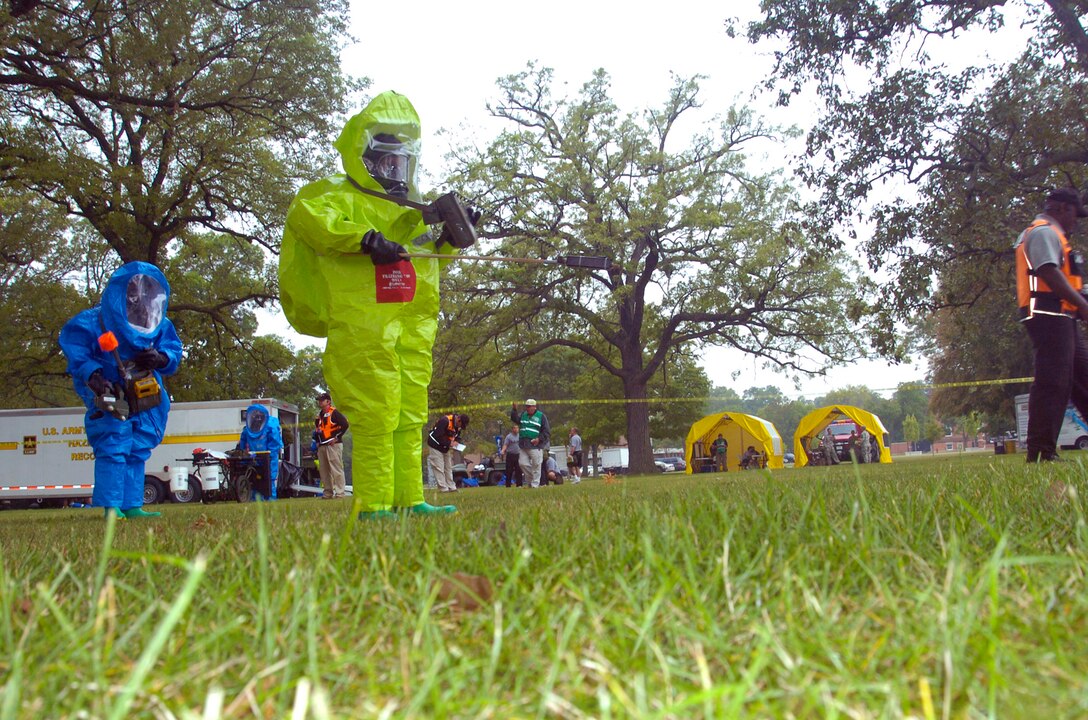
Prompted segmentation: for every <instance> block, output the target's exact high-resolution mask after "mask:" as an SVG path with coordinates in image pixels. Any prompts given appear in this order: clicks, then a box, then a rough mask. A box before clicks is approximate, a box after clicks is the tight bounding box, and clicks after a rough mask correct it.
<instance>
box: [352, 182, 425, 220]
mask: <svg viewBox="0 0 1088 720" xmlns="http://www.w3.org/2000/svg"><path fill="white" fill-rule="evenodd" d="M346 177H347V179H348V182H350V183H351V184H352V185H354V186H355V189H356V190H358V191H359V192H361V193H363V194H364V195H370V196H371V197H376V198H378V199H379V200H387V201H389V202H391V203H393V204H395V205H400V206H401V207H406V208H412V209H413V210H419V211H420V212H421V213H423V222H425V223H426V224H428V225H434V224H435V223H436V222H439V221H440V219H439V217H438V212H437V211H436V210H435V209H434V207H433V206H432V205H426V204H424V203H418V202H416V201H415V200H409V199H408V198H401V197H397V196H396V195H390V194H388V193H383V192H378V191H377V190H371V189H370V188H368V187H363V186H362V185H360V184H359V183H358V182H356V181H355V178H353V177H352V176H351V175H346Z"/></svg>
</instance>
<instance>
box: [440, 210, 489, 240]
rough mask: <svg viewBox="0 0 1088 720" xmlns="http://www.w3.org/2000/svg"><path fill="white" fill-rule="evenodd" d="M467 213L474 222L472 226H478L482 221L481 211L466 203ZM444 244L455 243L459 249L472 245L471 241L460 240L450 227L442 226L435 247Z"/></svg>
mask: <svg viewBox="0 0 1088 720" xmlns="http://www.w3.org/2000/svg"><path fill="white" fill-rule="evenodd" d="M465 215H467V216H468V219H469V222H471V223H472V227H476V224H477V223H478V222H480V211H479V210H477V209H476V208H474V207H471V206H469V205H465ZM443 245H453V246H454V247H455V248H457V249H458V250H464V249H465V248H468V247H472V243H471V242H468V243H466V242H463V241H460V240H458V239H457V237H456V236H455V235H454V234H453V233H452V232H450V229H449V228H448V227H443V228H442V234H441V235H439V236H438V242H437V243H436V244H435V247H436V248H440V247H442V246H443Z"/></svg>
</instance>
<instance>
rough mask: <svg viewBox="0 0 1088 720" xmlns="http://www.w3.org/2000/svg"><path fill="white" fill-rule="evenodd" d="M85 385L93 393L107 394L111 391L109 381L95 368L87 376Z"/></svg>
mask: <svg viewBox="0 0 1088 720" xmlns="http://www.w3.org/2000/svg"><path fill="white" fill-rule="evenodd" d="M87 387H89V388H90V389H91V392H93V393H94V394H95V395H108V394H112V393H113V385H111V384H110V381H109V380H107V379H106V378H105V377H103V376H102V371H101V370H95V371H94V372H93V373H91V376H90V377H89V378H87Z"/></svg>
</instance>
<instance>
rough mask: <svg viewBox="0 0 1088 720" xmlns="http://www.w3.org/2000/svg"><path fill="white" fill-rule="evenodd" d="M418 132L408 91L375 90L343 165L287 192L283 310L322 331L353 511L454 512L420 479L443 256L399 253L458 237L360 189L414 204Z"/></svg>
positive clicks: (302, 326) (348, 131)
mask: <svg viewBox="0 0 1088 720" xmlns="http://www.w3.org/2000/svg"><path fill="white" fill-rule="evenodd" d="M419 141H420V124H419V116H418V115H417V114H416V111H415V108H413V107H412V104H411V103H410V102H409V101H408V99H407V98H406V97H404V96H403V95H400V94H398V93H395V92H384V93H381V94H379V95H378V96H376V97H375V98H374V99H373V100H372V101H371V102H370V103H369V104H368V105H367V106H366V108H364V109H363V110H362V111H361V112H359V113H358V114H356V115H355V116H353V117H352V118H350V119H349V120H348V122H347V125H346V126H345V127H344V130H343V131H342V132H341V133H340V136H339V138H337V140H336V142H335V147H336V149H337V150H338V151H339V153H340V159H341V163H342V165H343V169H344V172H343V173H342V174H337V175H332V176H330V177H327V178H325V179H323V180H319V181H317V182H313V183H310V184H309V185H306V186H304V187H303V188H302V189H301V190H299V191H298V194H297V195H296V196H295V198H294V200H292V202H291V205H290V208H289V209H288V212H287V222H286V225H285V228H284V234H283V243H282V246H281V251H280V265H279V281H280V300H281V302H282V304H283V310H284V314H285V315H286V316H287V319H288V320H289V321H290V323H291V325H292V326H294V328H295V329H296V330H298V331H299V332H301V333H303V334H306V335H312V336H314V337H327V338H328V342H327V343H326V346H325V354H324V356H323V358H322V368H323V371H324V374H325V380H326V382H327V383H328V385H329V389H330V390H331V391H332V394H333V395H335V396H336V398H337V400H338V403H337V405H339V408H340V410H341V411H342V412H343V413H344V415H345V416H347V418H348V419H350V420H351V429H352V434H353V435H354V439H355V442H354V443H353V445H352V476H353V477H352V485H353V494H354V505H353V510H355V511H357V512H359V517H361V518H374V517H388V516H392V515H394V512H395V511H403V512H406V513H411V514H433V513H450V512H455V511H456V508H455V507H453V506H452V505H444V506H438V507H436V506H433V505H430V504H428V503H426V502H424V499H423V483H422V477H423V427H424V424H425V423H426V422H427V386H428V384H429V383H430V380H431V348H432V346H433V345H434V340H435V335H436V333H437V332H438V299H439V288H438V282H439V269H440V262H448V261H445V260H442V261H440V260H438V259H433V258H412V259H411V260H408V259H405V258H404V257H403V255H402V254H403V253H405V252H406V249H405V246H410V247H411V248H412V250H413V251H414V252H420V253H436V252H437V253H441V254H447V255H448V254H452V253H454V252H456V249H457V248H459V247H466V245H464V244H462V242H463V241H458V239H457V238H456V237H455V236H454V235H455V234H454V233H451V232H449V228H446V227H444V228H443V230H442V233H441V234H440V235H439V236H438V238H437V239H436V238H435V237H434V235H433V234H432V233H431V232H429V231H428V229H427V226H426V225H425V224H424V222H423V216H422V213H421V212H420V211H419V210H417V209H412V208H406V207H402V206H400V205H397V204H394V203H392V202H390V201H388V200H384V199H381V198H379V197H374V196H373V195H369V194H367V192H365V191H367V190H369V191H376V192H379V193H386V194H389V195H395V196H399V197H401V198H405V199H408V200H414V201H416V202H420V200H421V197H420V194H419V187H418V185H417V180H416V168H417V165H418V162H419ZM466 212H467V214H468V217H469V219H470V220H471V222H473V224H475V223H476V222H477V221H478V220H479V217H480V216H479V213H478V212H476V211H475V210H472V209H466ZM469 244H471V243H469Z"/></svg>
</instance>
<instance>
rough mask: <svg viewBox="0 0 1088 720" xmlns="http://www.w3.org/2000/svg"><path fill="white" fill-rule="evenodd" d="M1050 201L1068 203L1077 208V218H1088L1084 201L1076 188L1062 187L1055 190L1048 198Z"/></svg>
mask: <svg viewBox="0 0 1088 720" xmlns="http://www.w3.org/2000/svg"><path fill="white" fill-rule="evenodd" d="M1046 199H1047V200H1048V201H1051V200H1053V201H1054V202H1060V203H1066V204H1068V205H1073V206H1075V207H1076V208H1077V217H1088V210H1085V209H1084V201H1083V200H1082V199H1081V197H1080V193H1079V192H1077V190H1076V188H1071V187H1062V188H1055V189H1054V190H1051V191H1050V194H1049V195H1047V196H1046Z"/></svg>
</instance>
